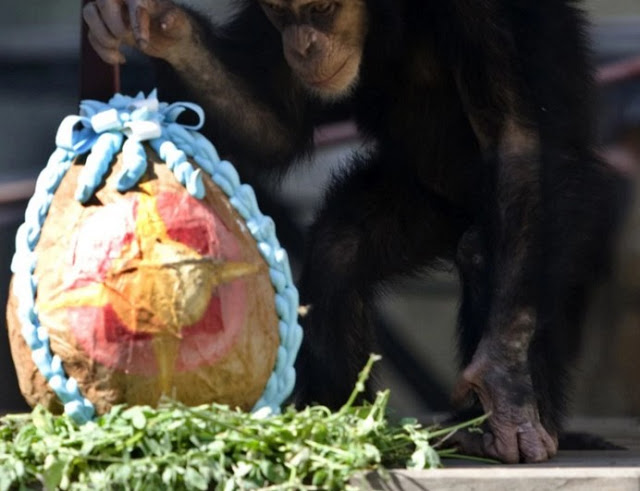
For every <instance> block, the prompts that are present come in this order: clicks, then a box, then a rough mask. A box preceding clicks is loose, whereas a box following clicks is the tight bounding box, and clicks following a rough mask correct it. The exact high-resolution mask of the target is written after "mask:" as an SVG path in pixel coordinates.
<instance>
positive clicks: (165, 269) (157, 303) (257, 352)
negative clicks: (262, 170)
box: [7, 97, 299, 414]
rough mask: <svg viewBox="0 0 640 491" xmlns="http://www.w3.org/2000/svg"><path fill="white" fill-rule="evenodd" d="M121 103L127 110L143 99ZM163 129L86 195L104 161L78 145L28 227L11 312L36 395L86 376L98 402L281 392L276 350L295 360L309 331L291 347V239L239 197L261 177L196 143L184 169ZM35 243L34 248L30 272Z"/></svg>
mask: <svg viewBox="0 0 640 491" xmlns="http://www.w3.org/2000/svg"><path fill="white" fill-rule="evenodd" d="M139 99H140V97H139V98H138V100H139ZM134 101H135V100H134ZM125 102H126V101H125ZM129 102H131V101H129ZM120 106H122V104H120ZM125 106H126V104H125ZM129 106H131V104H129ZM119 109H120V116H119V118H120V120H122V119H123V116H122V113H125V114H126V115H128V114H130V112H131V111H129V112H127V111H126V110H123V109H122V107H119ZM125 109H126V108H125ZM130 109H131V108H130ZM132 109H133V110H135V109H136V107H135V106H134V107H133V108H132ZM127 117H128V116H127ZM125 119H126V118H125ZM171 123H172V124H174V126H175V123H173V122H172V121H171ZM94 126H95V125H94ZM179 129H180V128H179ZM92 131H93V130H92ZM111 131H113V129H111ZM167 133H170V132H167V131H166V128H165V132H164V133H163V138H164V139H167V138H168V137H167ZM181 134H182V133H181ZM182 135H183V134H182ZM96 136H97V134H96ZM183 136H184V135H183ZM169 140H170V138H169ZM198 141H201V138H200V139H199V140H198ZM151 143H152V144H151V146H149V145H146V144H145V145H144V147H143V146H142V144H141V143H140V142H137V141H134V145H137V146H138V153H139V154H140V153H141V152H142V151H143V153H142V155H144V159H145V160H146V162H142V169H143V170H138V171H136V172H137V175H136V176H135V179H134V180H133V181H131V179H129V181H131V182H130V183H129V184H128V185H127V188H128V189H126V190H123V189H122V188H123V186H122V181H123V176H125V178H126V177H127V173H129V174H131V173H132V171H131V165H130V164H128V163H127V162H126V161H127V155H126V152H116V153H114V156H113V158H112V159H111V162H110V163H109V168H108V170H107V172H106V173H105V174H106V175H105V176H104V179H102V180H101V181H100V183H99V185H97V186H95V189H92V191H93V192H91V193H89V194H87V193H86V192H85V193H84V198H85V199H84V200H83V201H84V202H80V201H78V200H77V199H76V197H77V196H78V195H79V194H83V193H82V192H79V189H80V188H81V184H82V182H84V181H86V174H87V170H86V169H87V166H91V165H94V166H95V163H90V162H88V160H89V159H91V157H87V154H81V155H74V154H73V152H67V157H66V158H67V159H69V160H70V162H69V164H68V170H66V171H65V173H64V176H62V177H60V178H59V181H60V182H59V184H57V186H56V187H55V192H52V193H50V194H51V196H50V199H49V200H48V201H47V199H44V202H45V203H46V211H47V213H46V216H42V215H45V214H42V213H41V214H40V221H41V222H42V224H41V228H40V229H39V230H38V231H37V232H34V231H33V229H35V228H37V227H35V226H33V227H32V229H29V227H26V228H27V231H24V230H23V234H22V235H23V236H24V235H25V234H26V235H27V239H25V242H26V243H27V244H31V246H32V247H31V248H30V249H29V248H28V250H27V253H24V252H23V254H22V255H23V256H24V257H22V256H20V253H19V252H20V251H17V253H16V258H14V265H13V267H14V270H15V271H17V272H16V277H15V278H14V280H13V282H14V285H13V287H12V289H11V293H10V298H9V303H8V308H7V320H8V328H9V335H10V341H11V350H12V355H13V358H14V362H15V364H16V371H17V374H18V379H19V384H20V388H21V391H22V393H23V395H24V396H25V398H26V400H27V401H28V402H29V404H31V405H35V404H42V405H44V406H46V407H48V408H49V409H51V410H52V411H54V412H60V411H61V410H62V409H63V404H64V403H67V402H68V401H66V400H64V399H65V398H68V397H70V396H69V395H65V394H67V393H69V392H74V391H76V389H75V387H76V385H77V391H76V392H78V393H80V394H81V395H82V397H83V398H84V401H85V402H84V404H89V403H90V404H92V405H93V407H94V408H95V411H96V412H97V413H98V414H100V413H104V412H106V411H107V410H108V409H109V408H110V407H111V406H112V405H114V404H121V403H126V404H150V405H154V404H156V403H157V402H158V401H159V399H160V398H161V397H163V396H167V397H170V398H173V399H176V400H179V401H182V402H184V403H186V404H189V405H198V404H203V403H209V402H218V403H223V404H228V405H231V406H234V407H235V406H237V407H240V408H243V409H247V410H249V409H252V408H254V407H256V404H257V403H258V401H259V400H263V399H264V395H265V391H266V387H267V385H269V386H270V390H271V392H272V393H273V392H274V390H275V391H277V389H274V387H276V386H278V385H280V386H282V385H283V381H282V380H278V377H277V376H276V375H277V374H276V373H275V371H276V361H278V364H279V365H283V364H285V363H283V362H284V360H282V359H279V360H277V358H278V356H280V358H282V357H283V356H286V357H288V358H289V360H288V364H289V365H292V360H291V358H292V356H293V357H295V352H296V351H297V346H296V344H297V343H299V341H290V348H291V349H290V350H289V351H290V352H289V353H288V354H287V353H286V351H287V350H286V349H283V348H284V347H285V344H284V340H283V339H282V336H283V335H287V334H286V329H283V320H282V319H281V317H282V316H281V315H280V314H279V313H278V311H277V310H276V304H277V300H278V299H280V301H281V303H282V299H283V298H287V297H288V298H291V297H292V296H291V294H290V293H291V291H294V290H292V289H293V286H292V285H291V284H290V283H291V281H290V279H289V280H285V281H283V280H282V278H287V277H288V276H289V277H290V273H289V272H288V271H287V267H288V265H285V267H284V269H283V268H280V271H278V267H277V261H276V260H275V259H273V257H272V256H273V255H274V253H275V254H276V256H278V252H280V255H279V257H281V256H282V254H281V253H282V251H281V250H278V247H279V246H278V245H277V243H275V244H274V243H273V240H271V243H267V242H262V243H261V242H260V240H261V237H262V236H261V235H260V231H259V230H258V229H259V228H260V227H259V224H258V223H257V222H260V221H262V222H264V221H265V217H257V218H256V217H252V216H249V215H248V214H247V213H248V212H247V211H246V209H247V207H246V206H243V205H242V204H238V202H237V201H238V200H237V197H234V195H233V193H234V192H236V191H237V192H239V193H240V194H242V192H244V193H245V194H246V191H247V188H246V186H245V187H242V186H235V191H234V189H230V188H234V186H233V185H230V184H229V181H234V180H235V179H237V177H235V176H232V177H231V179H227V180H225V179H224V178H223V177H220V175H219V174H216V173H215V169H214V167H212V166H211V162H207V166H208V172H202V171H201V170H198V166H197V165H196V164H195V163H194V162H193V160H192V159H190V160H189V161H188V162H187V163H185V162H184V155H183V158H182V160H183V162H182V164H183V170H182V171H177V170H176V166H175V165H174V168H173V169H171V168H170V167H171V166H169V165H167V163H166V162H164V161H163V158H161V157H160V156H159V155H158V153H157V152H156V151H154V149H152V148H151V147H154V148H155V149H156V150H158V151H159V153H160V154H162V153H163V152H165V153H167V150H166V148H167V147H166V146H165V147H162V145H161V140H159V139H158V138H156V139H155V140H152V142H151ZM154 143H155V144H154ZM125 145H126V144H125ZM169 145H170V147H171V149H173V152H174V154H175V153H176V151H178V150H179V148H178V146H176V145H174V144H173V143H171V142H170V141H169ZM160 148H162V150H159V149H160ZM142 149H143V150H142ZM210 153H211V152H209V154H210ZM71 157H73V158H71ZM138 158H140V157H138ZM62 160H64V158H63V159H62ZM94 160H95V159H94ZM174 160H175V155H174ZM201 162H202V161H201ZM213 164H214V166H215V165H217V164H220V162H217V163H216V162H214V163H213ZM223 164H224V165H227V166H228V165H229V164H228V163H223ZM127 166H129V169H128V168H127ZM185 166H186V167H185ZM184 169H187V170H188V171H189V172H187V174H189V176H191V177H197V179H198V180H199V185H200V190H199V191H198V192H197V193H194V192H189V191H188V190H187V188H188V187H189V186H187V183H186V181H185V180H187V177H188V176H187V177H185V176H184V174H185V172H186V171H185V170H184ZM193 170H196V171H197V172H196V173H197V175H196V176H194V175H193V172H192V171H193ZM232 173H233V172H232ZM176 176H178V177H179V178H181V179H182V180H183V181H185V182H182V183H181V182H179V181H180V179H178V178H177V177H176ZM129 177H130V176H129ZM216 177H219V179H218V180H219V181H220V179H222V181H220V182H221V183H222V184H223V187H225V188H227V189H226V190H223V189H222V188H221V187H220V186H219V185H218V184H216V183H215V182H214V180H215V179H216ZM49 179H52V178H49ZM41 180H46V179H41ZM193 182H194V179H191V184H193ZM79 183H80V184H79ZM39 184H40V183H39ZM185 186H187V187H185ZM85 187H86V186H85ZM225 191H226V192H225ZM36 194H38V190H36ZM194 194H197V195H198V196H194ZM230 194H231V195H230ZM74 196H75V197H74ZM34 199H35V196H34ZM40 199H42V197H41V198H40ZM234 200H235V201H234ZM232 203H236V206H233V205H232ZM35 207H37V206H35ZM41 207H42V206H41ZM31 208H34V206H32V207H31ZM27 215H28V216H29V210H28V211H27ZM243 215H244V216H243ZM33 220H34V219H33V218H32V219H31V221H33ZM27 222H29V218H28V217H27ZM23 228H24V227H23ZM250 229H251V231H250ZM29 234H30V235H29ZM19 236H20V234H19ZM34 236H35V237H36V238H37V240H34V239H33V237H34ZM29 237H31V239H29ZM19 241H20V237H18V242H19ZM285 256H286V255H285ZM26 257H29V258H31V260H33V261H34V265H33V266H32V268H31V269H32V270H33V271H31V273H30V275H27V274H26V266H24V265H22V263H23V262H28V260H27V259H25V258H26ZM16 263H17V264H16ZM282 273H284V274H282ZM19 275H21V276H19ZM278 275H279V276H278ZM27 276H28V279H27ZM274 278H280V281H276V283H274ZM25 282H27V283H29V282H30V283H29V284H30V285H31V288H32V289H33V291H34V294H33V300H30V299H29V298H28V297H29V295H28V291H29V290H30V288H29V287H25V286H24V284H25ZM278 290H280V292H278ZM287 294H289V295H287ZM294 296H295V295H294ZM22 297H25V298H26V300H25V299H24V298H22ZM30 302H31V303H32V304H33V305H32V309H31V310H29V306H30V305H31V303H30ZM290 307H291V306H289V309H288V310H289V311H290V310H291V308H290ZM282 310H283V308H282V307H281V308H280V311H282ZM285 310H287V309H285ZM289 323H291V322H290V320H289ZM285 324H286V323H285ZM294 324H295V322H294ZM294 328H295V329H298V330H299V326H297V325H295V326H294ZM289 336H291V333H290V334H289ZM45 348H48V350H49V351H48V352H47V351H46V349H45ZM48 356H49V358H47V357H48ZM43 357H44V358H46V360H45V362H43V361H42V358H43ZM47 363H49V365H47ZM56 363H57V364H58V365H61V367H59V368H60V369H61V370H60V372H61V373H63V374H62V375H60V376H58V375H56V373H57V372H56V370H55V365H56ZM43 367H44V368H43ZM50 367H54V368H50ZM288 369H289V370H292V367H291V366H289V368H288ZM54 372H55V373H54ZM280 375H281V378H282V374H280ZM289 375H291V374H290V373H289ZM285 378H286V377H285ZM289 378H291V377H289ZM69 381H71V382H69ZM290 382H291V381H290ZM289 385H290V383H289ZM60 387H61V388H60ZM61 394H62V395H61ZM261 397H262V399H261ZM280 398H282V395H281V396H280ZM75 404H76V405H77V404H78V403H77V401H76V402H75Z"/></svg>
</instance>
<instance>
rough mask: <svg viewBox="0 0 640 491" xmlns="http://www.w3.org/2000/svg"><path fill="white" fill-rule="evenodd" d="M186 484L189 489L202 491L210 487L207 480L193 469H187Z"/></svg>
mask: <svg viewBox="0 0 640 491" xmlns="http://www.w3.org/2000/svg"><path fill="white" fill-rule="evenodd" d="M184 483H185V484H186V485H187V487H188V488H193V489H202V490H203V491H204V490H206V489H207V488H208V487H209V483H208V482H207V480H206V479H205V478H204V477H203V476H202V474H200V473H199V472H198V471H197V470H195V469H194V468H193V467H189V468H187V472H185V474H184Z"/></svg>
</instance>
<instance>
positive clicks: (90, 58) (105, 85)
mask: <svg viewBox="0 0 640 491" xmlns="http://www.w3.org/2000/svg"><path fill="white" fill-rule="evenodd" d="M89 1H90V0H82V2H81V7H84V5H85V4H87V3H89ZM80 22H81V25H82V30H81V32H82V34H81V40H80V100H83V99H96V100H99V101H107V100H109V99H110V98H111V96H113V94H115V93H116V92H120V66H119V65H110V64H108V63H105V62H104V61H102V60H101V59H100V57H99V56H98V54H97V53H96V52H95V51H94V50H93V48H92V47H91V45H90V44H89V40H88V39H87V33H88V29H87V24H86V23H85V22H84V20H82V16H81V17H80Z"/></svg>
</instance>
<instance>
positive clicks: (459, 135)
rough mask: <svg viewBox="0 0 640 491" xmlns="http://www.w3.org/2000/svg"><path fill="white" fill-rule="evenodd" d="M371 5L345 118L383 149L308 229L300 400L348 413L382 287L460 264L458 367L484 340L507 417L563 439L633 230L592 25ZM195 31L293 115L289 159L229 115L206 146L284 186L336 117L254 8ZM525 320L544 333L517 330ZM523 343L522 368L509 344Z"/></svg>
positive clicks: (351, 174) (558, 16)
mask: <svg viewBox="0 0 640 491" xmlns="http://www.w3.org/2000/svg"><path fill="white" fill-rule="evenodd" d="M345 1H349V0H345ZM367 3H368V4H369V9H368V10H369V15H370V32H369V34H368V37H367V40H366V45H365V48H364V58H363V63H362V66H361V78H360V83H359V85H358V86H357V88H356V90H355V92H354V93H353V95H352V97H351V98H350V100H349V101H348V104H350V105H351V106H352V107H353V117H354V118H355V120H356V121H357V123H358V126H359V128H360V130H361V131H362V133H363V135H365V137H366V138H368V139H370V140H371V141H372V142H374V145H373V149H372V150H371V151H370V152H369V153H367V154H362V155H359V156H357V157H355V158H354V159H353V165H352V166H351V168H350V170H349V171H348V172H346V173H345V174H344V175H342V176H339V177H338V178H336V179H335V181H334V183H333V185H332V186H331V189H329V191H328V193H327V197H326V200H325V203H324V206H323V207H322V209H321V210H320V211H319V212H318V216H317V220H316V222H315V224H314V226H313V227H312V230H311V233H310V240H309V247H308V251H307V260H306V266H305V269H304V273H303V277H302V279H301V282H300V289H301V296H302V303H305V304H307V303H308V304H310V305H311V306H312V307H311V311H310V315H309V316H308V317H307V318H306V319H304V329H305V339H304V343H303V347H302V351H301V354H300V357H299V362H298V366H297V368H298V370H299V375H298V385H297V395H298V398H299V400H300V401H302V402H311V401H317V402H321V403H324V404H328V405H330V406H338V405H340V404H341V403H343V402H344V401H345V399H346V397H347V395H348V393H349V392H350V390H351V389H352V387H353V383H354V380H355V378H356V375H357V372H358V370H359V369H360V368H361V367H362V366H363V364H364V362H365V360H366V357H367V355H368V353H369V351H370V348H371V343H372V340H371V333H370V326H369V324H370V319H371V306H372V302H373V299H374V294H375V291H376V287H378V286H379V285H381V284H382V283H383V282H384V281H386V280H389V279H392V278H394V277H397V276H399V275H406V274H411V273H413V272H415V271H417V270H420V269H423V268H424V267H428V266H430V265H433V264H435V263H436V261H440V260H442V259H445V260H452V261H455V262H457V264H458V265H459V269H460V276H461V279H462V284H463V298H462V303H461V309H460V317H459V318H460V327H459V332H460V336H459V337H460V354H461V361H462V365H463V366H467V365H468V364H469V363H470V362H471V361H472V360H473V357H474V354H475V353H476V348H477V347H478V343H479V342H480V340H481V339H485V340H486V346H484V347H483V348H482V349H483V350H484V351H483V354H484V355H486V357H488V359H490V360H491V361H492V362H493V363H495V364H496V365H497V366H499V367H500V368H501V369H503V371H502V372H500V373H502V375H501V376H500V377H503V378H500V377H498V375H495V376H494V377H493V378H491V377H489V375H491V373H492V372H491V370H489V372H490V373H489V375H487V380H488V381H489V382H490V381H491V380H493V381H498V382H497V383H499V384H503V385H504V386H505V389H504V390H505V391H506V393H507V394H508V396H507V398H506V399H505V400H506V401H507V402H509V403H510V404H514V405H515V406H519V405H523V404H532V405H533V406H534V407H535V406H536V405H537V407H538V409H539V412H540V418H541V421H542V423H543V425H544V427H545V428H546V429H547V430H548V431H549V432H550V433H552V434H555V433H556V432H557V431H558V429H559V426H560V423H561V416H562V413H563V410H564V407H565V401H564V399H565V394H566V392H567V390H566V374H567V369H568V367H569V366H570V363H571V361H572V358H573V356H574V355H575V349H576V347H577V346H578V344H579V337H580V334H579V333H580V329H579V326H580V324H581V321H582V317H583V315H584V312H585V302H586V298H587V294H588V290H589V287H590V286H591V285H592V283H593V281H594V280H595V279H596V277H597V276H598V274H600V273H601V272H602V271H603V268H604V267H605V264H606V261H605V259H606V253H607V250H608V245H609V242H610V238H611V237H612V234H613V228H614V226H615V223H616V216H617V215H616V206H615V201H616V199H615V193H616V189H617V186H618V180H617V178H616V176H614V175H613V174H612V172H611V171H610V170H609V169H608V168H607V167H606V166H605V165H604V164H603V163H601V162H600V161H599V160H598V159H597V158H596V156H595V154H594V152H593V150H592V141H593V134H592V132H593V130H594V124H593V118H592V114H591V110H592V109H591V102H592V92H593V91H592V78H591V68H590V66H589V62H588V49H587V44H586V40H585V23H584V20H583V17H582V14H581V13H580V12H579V10H578V9H577V7H576V6H575V3H576V2H573V1H570V0H446V1H443V0H368V2H367ZM199 18H200V19H201V24H202V29H203V32H205V33H206V34H204V36H205V38H206V43H208V45H210V47H211V49H212V51H213V52H214V53H215V54H216V55H217V56H218V57H219V58H220V59H221V60H222V61H223V62H224V64H225V65H226V66H227V67H228V69H229V71H230V72H232V73H234V74H236V75H237V77H239V79H240V80H242V81H243V82H244V83H245V84H246V87H247V90H248V91H250V93H251V94H252V95H251V97H252V98H254V100H258V101H261V102H262V103H263V104H264V105H265V106H267V107H269V108H271V111H272V112H273V114H275V115H277V117H278V118H279V120H280V122H281V124H282V128H285V129H286V134H285V136H286V139H285V140H284V141H285V142H286V144H283V143H282V138H280V139H279V140H278V142H277V144H276V143H274V142H275V141H276V140H277V137H279V136H280V135H270V134H268V131H265V134H264V138H261V139H259V141H247V140H246V139H244V138H243V137H242V132H238V131H237V130H238V127H237V124H229V123H228V118H227V115H226V114H209V115H208V119H207V121H208V126H207V127H206V129H205V132H206V133H207V135H208V136H209V137H210V138H211V139H212V141H213V142H214V143H215V144H216V145H217V146H218V147H219V148H220V149H221V150H222V152H223V153H224V154H225V155H227V156H229V158H232V159H233V161H234V162H235V163H236V165H238V167H239V168H240V170H241V173H242V174H243V178H245V179H248V180H250V181H252V180H253V182H255V180H256V178H257V177H259V176H260V174H261V171H268V173H275V174H281V173H283V172H284V171H286V169H288V168H289V167H290V165H291V163H292V160H293V159H294V157H296V156H299V155H301V154H303V153H305V152H308V151H309V149H310V144H311V135H312V128H313V124H314V122H315V121H316V120H317V115H318V114H319V113H320V111H321V110H322V104H321V103H320V102H319V101H318V100H316V99H314V98H313V97H311V96H309V95H308V94H307V93H306V92H305V91H304V90H301V88H300V86H299V85H298V84H296V83H295V81H294V78H293V75H292V74H291V72H290V70H289V68H288V66H287V64H286V62H285V60H284V58H283V55H282V49H281V41H280V36H279V34H278V33H277V32H276V30H275V29H274V28H273V27H272V26H271V25H270V24H269V22H268V21H267V19H266V17H265V16H264V14H263V13H262V11H261V9H260V8H259V7H258V5H257V4H256V3H254V2H253V1H246V2H241V3H240V11H239V14H238V15H237V16H236V17H235V19H234V20H233V21H232V22H230V23H229V24H228V25H226V26H222V27H216V28H214V29H210V28H209V23H208V21H206V20H205V19H204V18H202V17H199ZM171 90H172V91H173V90H174V89H171ZM174 95H175V94H174ZM188 97H190V98H191V99H195V100H198V98H199V94H190V95H188ZM509 125H511V128H512V131H511V132H509V131H507V128H508V127H509ZM461 239H462V240H461ZM522 309H525V310H526V309H529V310H527V312H528V313H530V314H532V317H531V318H529V317H526V316H525V317H524V319H525V320H524V321H522V323H519V322H520V321H517V322H516V319H520V317H518V315H519V314H520V313H521V312H522ZM527 319H529V320H527ZM424 324H425V326H424V327H425V328H428V320H425V322H424ZM516 324H517V325H516ZM514 325H515V327H514ZM525 334H530V335H531V337H532V339H531V341H530V343H531V344H530V345H526V346H525V348H524V349H525V355H526V356H527V359H526V361H525V362H521V361H519V360H518V356H519V355H520V354H521V353H519V352H518V351H517V349H515V350H512V351H510V348H508V347H507V345H508V342H510V341H512V340H513V339H516V338H517V337H518V336H520V335H525ZM425 336H428V333H427V332H425ZM512 338H513V339H512ZM518 339H519V338H518ZM527 346H529V347H528V349H527ZM529 375H530V377H529ZM489 382H488V383H489ZM531 383H532V384H533V387H531ZM502 400H503V399H499V401H502Z"/></svg>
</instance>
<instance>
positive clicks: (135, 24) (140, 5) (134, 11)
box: [127, 0, 151, 50]
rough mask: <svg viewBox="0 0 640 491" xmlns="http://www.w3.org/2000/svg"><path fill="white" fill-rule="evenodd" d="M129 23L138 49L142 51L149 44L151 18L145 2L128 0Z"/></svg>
mask: <svg viewBox="0 0 640 491" xmlns="http://www.w3.org/2000/svg"><path fill="white" fill-rule="evenodd" d="M127 5H128V7H129V23H130V25H131V29H132V30H133V37H134V38H135V40H136V44H137V45H138V48H140V49H142V50H144V49H145V48H146V47H147V45H148V44H149V37H150V29H151V27H150V26H151V18H150V16H149V5H148V2H147V0H128V2H127Z"/></svg>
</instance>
